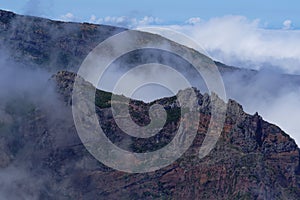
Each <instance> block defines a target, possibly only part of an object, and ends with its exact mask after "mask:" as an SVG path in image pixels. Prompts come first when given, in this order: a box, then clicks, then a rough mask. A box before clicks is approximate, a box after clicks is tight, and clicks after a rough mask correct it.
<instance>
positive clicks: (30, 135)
mask: <svg viewBox="0 0 300 200" xmlns="http://www.w3.org/2000/svg"><path fill="white" fill-rule="evenodd" d="M0 30H1V31H0V41H1V50H2V53H3V54H5V56H6V58H7V59H8V60H10V61H13V62H17V63H19V64H21V65H22V66H23V68H25V69H29V68H30V69H31V68H33V69H41V68H43V69H46V70H47V71H50V72H51V73H56V72H57V71H58V70H62V69H68V70H70V71H77V69H78V67H79V65H80V64H81V62H82V60H83V59H84V58H85V56H86V55H87V54H88V53H89V51H90V50H92V49H93V48H94V47H95V46H96V45H97V44H98V43H99V42H101V41H103V40H104V39H105V38H107V37H109V36H111V35H112V34H116V33H118V32H120V31H123V30H124V29H120V28H116V27H110V26H102V25H92V24H79V23H64V22H56V21H52V20H47V19H42V18H36V17H28V16H20V15H16V14H14V13H11V12H6V11H0ZM150 53H152V52H150ZM153 55H156V54H155V53H153ZM139 56H144V55H139ZM139 56H138V58H140V57H139ZM135 58H136V57H135V56H134V55H131V56H129V57H128V58H125V59H124V60H123V62H124V63H127V64H128V66H131V65H134V63H139V59H135ZM175 64H176V63H175ZM217 65H218V66H219V69H220V71H221V72H222V73H223V74H224V73H232V72H233V71H239V72H240V71H242V73H241V74H242V77H244V75H245V76H246V77H248V80H249V82H250V83H251V81H252V78H251V77H253V76H255V74H257V73H258V72H257V71H247V70H241V69H238V68H232V67H228V66H225V65H223V64H221V63H217ZM75 76H76V74H74V73H71V72H66V71H62V72H59V73H57V74H56V75H54V76H53V77H52V80H51V81H49V82H47V86H49V87H50V88H51V89H53V88H52V86H54V88H55V91H52V90H50V92H47V93H42V92H40V91H38V92H35V93H33V94H34V95H35V96H34V97H33V98H30V94H31V93H29V95H28V94H27V93H25V94H23V93H22V92H20V91H17V94H18V95H17V96H14V97H12V98H9V99H8V98H7V99H5V98H4V97H5V96H4V97H3V96H1V95H0V99H1V101H0V150H1V151H0V185H1V187H0V198H1V199H102V198H103V199H153V198H156V199H299V196H300V176H299V175H300V166H299V162H300V161H299V160H300V158H299V148H298V147H297V145H296V144H295V141H294V140H293V139H291V138H290V136H288V135H287V134H286V133H284V132H283V131H282V130H281V129H280V128H279V127H277V126H276V125H273V124H270V123H268V122H266V121H264V120H263V119H262V117H260V116H259V115H258V114H257V113H256V114H254V115H250V114H247V113H245V112H244V111H243V108H242V106H241V105H239V104H238V103H237V102H235V101H233V100H230V101H229V102H228V109H227V116H226V121H225V126H224V129H223V132H222V134H221V137H220V139H219V140H218V143H217V145H216V147H215V148H214V149H213V151H212V152H211V153H210V154H209V155H208V156H207V157H205V158H203V159H199V157H198V151H199V148H200V146H201V144H202V141H203V139H204V136H205V133H206V131H207V128H208V124H209V121H210V117H211V116H210V111H211V110H210V100H209V96H208V95H207V94H201V93H200V92H199V91H197V90H196V92H197V97H198V102H199V105H200V107H201V109H200V112H201V118H200V122H199V125H198V124H196V125H194V124H192V126H198V134H197V136H196V138H195V141H194V143H193V145H192V146H191V148H190V149H189V150H188V151H187V152H186V153H185V154H184V155H183V156H182V157H181V158H180V159H178V160H177V161H176V162H174V163H173V164H172V165H170V166H168V167H165V168H163V169H160V170H158V171H156V172H152V173H144V174H128V173H124V172H118V171H116V170H113V169H111V168H108V167H106V166H104V165H103V164H102V163H100V162H98V161H97V160H96V159H95V158H93V157H92V156H91V155H90V154H89V153H88V152H87V150H86V149H85V147H84V146H83V144H82V142H81V141H80V139H79V138H78V136H77V132H76V129H75V125H74V122H73V116H72V112H71V107H70V105H71V104H72V101H71V92H72V87H73V83H74V78H75ZM249 77H250V78H249ZM291 77H292V78H291ZM293 78H294V79H295V80H293V81H296V82H297V81H298V80H299V79H298V77H297V76H287V77H286V79H288V81H291V79H293ZM35 84H38V83H35ZM87 85H89V84H88V83H87ZM42 89H43V90H46V88H42ZM97 94H98V99H96V105H97V107H96V110H97V114H98V116H99V119H100V121H101V123H102V124H101V125H102V127H104V129H105V130H106V134H107V136H108V137H109V138H110V140H112V141H113V142H114V143H115V144H118V145H119V146H120V147H122V148H125V149H126V148H127V149H128V150H131V151H135V152H147V151H152V150H154V149H158V148H161V147H162V146H164V145H165V144H167V143H168V142H169V141H170V140H171V139H172V137H173V135H174V132H175V131H176V129H177V128H178V120H179V116H178V112H177V111H178V109H179V107H178V105H176V103H174V101H175V98H174V97H170V98H163V99H159V100H156V101H155V102H158V103H160V104H162V105H163V106H164V107H166V108H170V107H171V108H172V109H170V110H169V112H168V114H169V118H168V119H169V120H167V124H166V125H165V127H164V129H163V130H162V131H161V133H160V134H158V136H156V137H153V138H150V140H142V139H136V138H132V137H129V136H126V135H125V134H124V133H123V132H122V131H121V130H120V129H119V128H118V127H117V126H116V123H115V122H114V120H113V118H112V115H111V111H110V108H109V106H110V103H109V97H110V95H111V94H110V93H108V92H104V91H98V92H97ZM43 95H45V97H44V98H42V97H41V96H43ZM103 95H104V96H105V97H106V98H103ZM37 100H39V101H37ZM40 101H42V102H43V103H41V102H40ZM44 101H45V104H44ZM152 103H153V102H151V103H144V102H141V101H137V100H132V101H131V106H132V107H131V109H132V116H133V120H134V121H136V123H138V124H140V125H144V124H146V123H148V122H149V116H148V115H147V109H149V106H150V105H151V104H152ZM157 141H158V142H157Z"/></svg>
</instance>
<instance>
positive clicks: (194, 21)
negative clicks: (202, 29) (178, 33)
mask: <svg viewBox="0 0 300 200" xmlns="http://www.w3.org/2000/svg"><path fill="white" fill-rule="evenodd" d="M201 21H202V20H201V18H200V17H192V18H189V19H188V20H186V21H185V23H186V24H191V25H195V24H199V23H200V22H201Z"/></svg>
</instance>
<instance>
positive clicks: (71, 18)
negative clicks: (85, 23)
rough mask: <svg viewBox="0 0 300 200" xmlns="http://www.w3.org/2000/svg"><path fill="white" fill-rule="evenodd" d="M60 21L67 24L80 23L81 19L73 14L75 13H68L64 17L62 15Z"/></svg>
mask: <svg viewBox="0 0 300 200" xmlns="http://www.w3.org/2000/svg"><path fill="white" fill-rule="evenodd" d="M59 20H62V21H66V22H72V21H73V22H74V21H79V19H78V18H77V17H76V16H75V15H74V14H73V13H70V12H69V13H66V14H64V15H61V16H60V18H59Z"/></svg>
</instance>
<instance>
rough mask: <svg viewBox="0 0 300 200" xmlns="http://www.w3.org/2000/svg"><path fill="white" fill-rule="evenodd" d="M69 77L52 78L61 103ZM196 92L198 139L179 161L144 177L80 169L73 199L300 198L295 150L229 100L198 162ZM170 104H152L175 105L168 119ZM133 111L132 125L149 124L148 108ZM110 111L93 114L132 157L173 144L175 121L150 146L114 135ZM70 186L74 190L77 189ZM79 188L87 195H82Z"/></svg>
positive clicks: (202, 128)
mask: <svg viewBox="0 0 300 200" xmlns="http://www.w3.org/2000/svg"><path fill="white" fill-rule="evenodd" d="M64 77H65V78H64ZM73 77H74V74H72V73H68V72H60V73H58V74H57V75H56V76H54V78H55V79H56V80H58V88H59V91H62V94H64V95H65V97H64V99H67V96H68V92H65V91H71V90H72V89H71V88H72V83H73V80H72V79H73ZM98 92H101V91H98ZM196 92H197V93H198V98H199V101H198V102H199V104H200V106H201V109H200V112H201V117H200V123H199V127H198V135H197V136H196V139H195V141H194V143H193V145H192V146H191V148H190V149H189V150H188V151H187V152H186V153H185V154H184V156H183V157H181V158H180V159H178V160H177V161H176V162H175V163H173V164H172V165H170V166H168V167H165V168H163V169H160V170H158V171H156V172H152V173H145V174H127V173H123V172H118V171H115V170H112V169H108V168H106V167H104V166H102V167H99V168H98V169H93V170H83V169H82V171H81V172H79V173H77V174H76V175H75V174H69V175H70V176H71V177H73V176H75V177H77V178H79V180H80V182H81V183H82V184H83V183H85V184H86V185H84V187H83V185H80V186H77V187H76V188H77V193H76V194H75V193H74V194H73V195H75V196H76V195H78V196H76V197H79V195H83V197H89V196H94V197H95V196H96V197H98V198H100V197H105V198H111V199H115V198H121V199H122V198H124V199H128V198H130V199H153V198H159V199H163V198H171V199H297V198H298V197H299V195H300V188H299V186H300V185H299V175H298V173H299V149H298V147H297V145H296V144H295V142H294V140H293V139H291V138H290V137H289V136H288V135H287V134H286V133H284V132H283V131H282V130H280V128H278V127H277V126H275V125H272V124H270V123H268V122H266V121H264V120H263V119H262V118H261V117H260V116H259V115H258V114H257V113H255V114H254V115H249V114H247V113H245V112H244V111H243V108H242V106H241V105H239V104H238V103H237V102H235V101H233V100H230V101H229V102H228V109H227V114H226V121H225V125H224V128H223V131H222V134H221V137H220V138H219V140H218V143H217V145H216V147H215V148H214V149H213V151H212V152H211V153H210V154H209V155H208V156H207V157H205V158H203V159H199V157H198V154H197V153H198V150H199V148H200V146H201V144H202V142H203V138H204V136H205V134H206V130H207V127H208V124H209V121H210V115H209V113H210V112H209V109H210V99H209V98H207V97H209V96H207V95H201V94H200V93H199V91H196ZM174 101H176V98H164V99H161V100H157V101H156V102H158V103H160V104H162V105H163V106H164V107H165V108H170V107H169V105H175V106H172V108H171V111H170V112H168V114H172V113H173V112H172V109H174V110H176V108H177V105H176V104H174ZM150 104H151V103H150ZM131 105H132V106H133V107H134V109H133V110H136V111H138V113H139V114H138V115H132V117H133V118H134V119H135V120H136V121H139V122H145V121H148V116H147V113H146V112H145V110H147V108H149V105H147V104H145V103H143V102H139V101H131ZM109 109H110V108H109V107H103V108H101V107H98V108H97V112H98V114H99V117H100V119H101V120H100V121H101V122H102V127H104V129H105V130H106V134H107V135H108V137H109V138H110V139H111V140H112V141H113V142H115V143H116V144H118V145H120V146H121V147H122V144H124V142H122V141H123V140H126V141H128V140H130V141H131V142H132V143H131V145H130V146H129V147H128V146H124V148H129V149H128V150H131V151H135V152H145V151H152V150H155V149H157V148H161V147H162V146H163V145H165V144H166V143H167V142H169V141H170V139H172V137H173V136H172V133H174V131H175V130H176V128H178V127H177V125H178V120H179V119H178V118H177V119H176V118H173V120H174V121H169V122H167V124H166V125H165V127H164V129H163V130H162V131H161V132H160V133H159V134H158V136H157V138H153V140H151V138H150V139H149V140H144V139H142V140H139V139H133V138H128V137H126V136H125V135H124V133H122V131H121V130H120V129H118V127H117V125H116V124H115V122H114V120H113V118H112V115H111V114H109V113H110V111H109ZM145 113H146V114H145ZM173 114H174V113H173ZM159 138H163V139H160V140H159ZM157 140H159V142H158V143H157ZM153 144H155V145H153ZM85 156H87V155H85ZM85 156H83V157H85ZM83 157H82V159H83ZM88 157H89V159H91V160H93V158H90V156H88ZM67 159H70V158H67ZM54 160H59V159H57V158H55V159H54ZM63 163H64V162H61V163H59V164H58V167H59V168H61V166H60V165H63ZM89 167H91V166H89ZM69 178H70V177H69ZM77 178H76V179H77ZM69 184H70V185H71V186H72V187H75V186H74V185H73V184H75V183H71V182H70V183H69ZM83 188H85V191H89V192H84V190H83ZM96 188H97V191H96ZM79 191H80V192H79Z"/></svg>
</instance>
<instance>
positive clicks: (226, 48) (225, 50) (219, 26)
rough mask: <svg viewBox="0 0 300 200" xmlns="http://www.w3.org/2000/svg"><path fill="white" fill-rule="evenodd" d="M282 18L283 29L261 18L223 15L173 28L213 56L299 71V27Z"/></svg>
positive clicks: (249, 65) (242, 63) (240, 63)
mask: <svg viewBox="0 0 300 200" xmlns="http://www.w3.org/2000/svg"><path fill="white" fill-rule="evenodd" d="M291 24H292V22H291V21H289V20H287V21H285V22H284V27H283V29H282V30H279V29H277V30H275V29H267V28H265V27H264V26H263V25H262V24H261V23H260V20H258V19H256V20H249V19H247V18H246V17H243V16H225V17H219V18H213V19H210V20H208V21H202V22H200V23H198V24H196V25H195V24H193V25H187V24H186V25H183V26H182V25H173V26H171V27H172V28H174V29H176V30H179V31H181V32H184V33H186V34H187V35H189V36H191V37H192V38H193V39H194V40H196V41H197V42H198V43H199V44H201V45H202V46H203V48H204V49H205V50H206V51H207V52H209V53H210V55H211V56H212V57H213V58H215V59H216V60H219V61H222V62H224V63H226V64H230V65H236V66H239V67H246V68H253V69H261V68H270V69H273V70H279V71H281V72H284V73H297V74H300V48H299V46H300V37H299V35H300V30H293V29H291Z"/></svg>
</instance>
